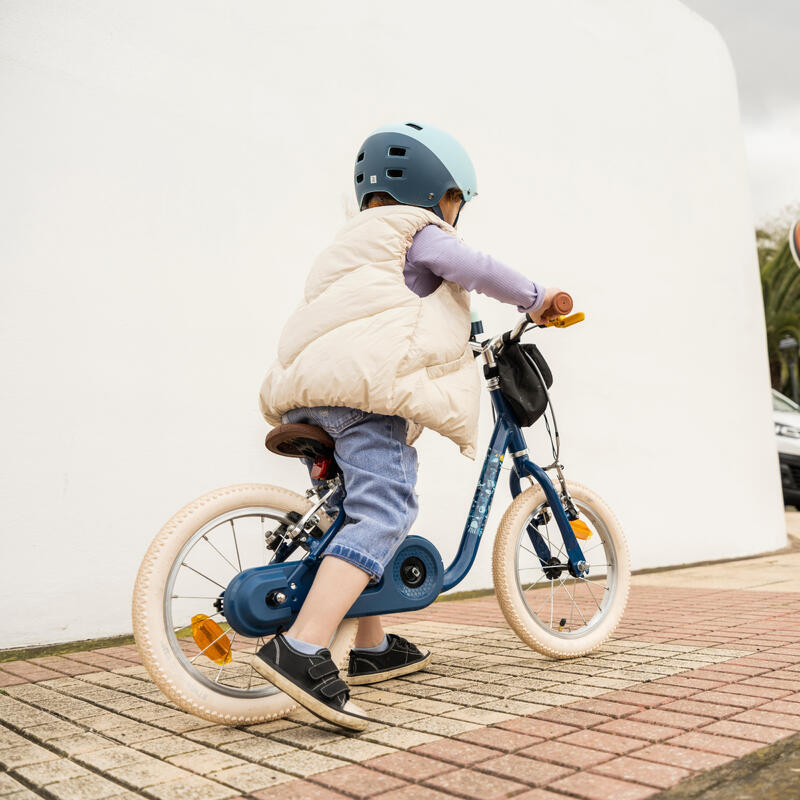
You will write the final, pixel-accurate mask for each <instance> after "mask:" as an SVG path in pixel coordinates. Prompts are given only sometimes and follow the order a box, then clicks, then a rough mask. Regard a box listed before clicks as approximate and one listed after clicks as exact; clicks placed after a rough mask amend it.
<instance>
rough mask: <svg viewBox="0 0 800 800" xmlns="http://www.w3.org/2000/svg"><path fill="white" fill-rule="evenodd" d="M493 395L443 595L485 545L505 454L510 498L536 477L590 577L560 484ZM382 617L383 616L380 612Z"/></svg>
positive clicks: (535, 536)
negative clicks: (482, 452) (484, 445)
mask: <svg viewBox="0 0 800 800" xmlns="http://www.w3.org/2000/svg"><path fill="white" fill-rule="evenodd" d="M489 396H490V398H491V401H492V405H493V406H494V410H495V415H496V419H495V423H494V429H493V430H492V436H491V439H490V440H489V448H488V450H487V451H486V458H485V459H484V461H483V467H482V468H481V474H480V478H479V479H478V485H477V486H476V487H475V494H474V495H473V498H472V505H471V507H470V510H469V514H468V516H467V521H466V523H465V524H464V530H463V532H462V534H461V541H460V543H459V546H458V552H457V553H456V555H455V558H454V559H453V561H452V563H451V564H450V566H449V567H447V569H446V570H445V573H444V583H443V585H442V591H443V592H446V591H447V590H448V589H452V588H453V587H454V586H457V585H458V584H459V583H460V582H461V581H462V580H463V579H464V577H465V576H466V575H467V573H468V572H469V571H470V569H471V567H472V565H473V563H474V562H475V556H476V555H477V553H478V547H479V546H480V543H481V537H482V535H483V530H484V528H485V526H486V519H487V517H488V516H489V510H490V508H491V505H492V500H493V499H494V493H495V489H496V488H497V481H498V478H499V475H500V469H501V467H502V463H503V460H504V459H505V456H506V453H510V454H511V457H512V459H513V462H514V466H513V468H512V470H511V473H510V475H509V483H510V488H511V494H512V496H513V497H516V496H517V495H518V494H519V493H520V491H521V486H520V480H521V479H522V478H528V477H529V478H532V479H533V480H535V481H536V482H537V483H538V484H539V485H540V486H541V487H542V489H543V490H544V494H545V497H546V498H547V503H548V505H549V507H550V510H551V512H552V514H553V517H554V519H555V521H556V524H557V525H558V529H559V531H560V532H561V536H562V539H563V541H564V546H565V549H566V551H567V555H568V556H569V561H570V564H571V566H572V568H573V570H574V572H575V574H576V575H579V576H585V575H587V574H588V570H580V569H578V568H577V565H578V564H581V563H585V559H584V555H583V551H582V550H581V547H580V544H579V543H578V540H577V538H576V537H575V533H574V531H573V530H572V526H571V525H570V518H571V517H575V516H576V515H575V513H574V511H572V512H570V513H569V514H568V512H567V511H565V509H564V506H563V504H562V502H561V499H560V497H559V496H558V492H557V491H556V488H555V486H553V483H552V481H551V480H550V478H549V476H548V475H547V473H546V472H545V471H544V470H543V469H542V468H541V467H540V466H539V465H538V464H535V463H534V462H533V461H531V459H530V458H529V457H528V446H527V443H526V442H525V437H524V435H523V433H522V430H521V428H520V427H519V424H518V423H517V421H516V419H515V417H514V415H513V413H512V411H511V409H510V408H509V406H508V403H507V402H506V400H505V398H504V397H503V394H502V392H500V389H499V388H491V387H490V389H489ZM344 518H345V513H344V508H343V505H342V504H341V503H340V504H339V506H338V514H337V516H336V519H335V520H334V522H333V523H332V524H331V526H330V527H329V528H328V530H327V531H326V532H325V533H324V534H323V535H322V537H321V538H320V539H319V540H318V542H317V543H315V544H316V546H314V545H312V549H311V551H310V552H309V554H308V555H307V556H306V557H305V558H304V559H303V562H302V563H304V564H305V565H306V566H307V567H312V568H313V567H315V566H316V563H317V562H318V561H319V560H320V559H321V558H322V556H323V555H324V553H325V549H326V547H327V546H328V544H329V542H330V541H331V539H333V537H334V536H335V535H336V533H337V532H338V531H339V528H341V526H342V524H343V523H344ZM528 535H529V537H531V541H532V543H533V545H534V547H535V548H536V553H537V555H538V556H539V558H540V560H541V561H542V563H545V562H546V561H547V559H548V558H550V557H551V556H552V555H553V554H552V553H551V552H550V548H549V546H548V544H547V543H546V542H545V541H544V539H542V537H541V535H540V534H539V533H538V530H537V529H536V527H535V525H529V526H528ZM376 613H379V612H376Z"/></svg>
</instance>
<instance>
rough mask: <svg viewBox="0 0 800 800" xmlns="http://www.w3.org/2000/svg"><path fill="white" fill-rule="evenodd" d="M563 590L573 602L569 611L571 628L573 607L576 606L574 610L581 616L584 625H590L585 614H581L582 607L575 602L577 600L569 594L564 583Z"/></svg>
mask: <svg viewBox="0 0 800 800" xmlns="http://www.w3.org/2000/svg"><path fill="white" fill-rule="evenodd" d="M578 585H580V584H578ZM561 588H562V589H563V590H564V591H565V592H566V593H567V597H569V599H570V600H571V601H572V606H570V609H569V622H570V626H571V625H572V611H573V606H574V609H575V610H576V611H577V612H578V614H580V617H581V619H582V620H583V624H584V625H588V624H589V623H588V622H587V621H586V617H584V616H583V614H581V609H580V606H579V605H578V604H577V603H576V602H575V598H574V597H573V596H572V595H571V594H570V593H569V589H567V585H566V584H565V583H564V582H563V581H562V582H561Z"/></svg>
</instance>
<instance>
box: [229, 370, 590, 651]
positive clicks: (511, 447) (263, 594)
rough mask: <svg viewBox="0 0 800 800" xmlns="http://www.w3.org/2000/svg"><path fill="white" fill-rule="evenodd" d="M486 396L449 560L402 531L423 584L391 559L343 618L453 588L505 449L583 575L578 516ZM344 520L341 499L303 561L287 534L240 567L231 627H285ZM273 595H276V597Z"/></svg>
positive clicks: (514, 490)
mask: <svg viewBox="0 0 800 800" xmlns="http://www.w3.org/2000/svg"><path fill="white" fill-rule="evenodd" d="M489 395H490V397H491V401H492V405H493V406H494V410H495V415H496V420H495V425H494V429H493V431H492V437H491V440H490V442H489V448H488V451H487V453H486V458H485V460H484V462H483V467H482V469H481V474H480V479H479V481H478V485H477V486H476V488H475V494H474V496H473V499H472V506H471V507H470V510H469V515H468V516H467V521H466V524H465V525H464V531H463V533H462V535H461V542H460V544H459V547H458V552H457V553H456V556H455V558H454V559H453V562H452V563H451V564H450V566H449V567H447V569H446V570H445V569H444V568H443V566H442V561H441V556H440V555H439V553H438V551H437V550H436V548H435V547H434V546H433V545H432V544H431V543H430V542H428V541H427V540H425V539H422V538H421V537H418V536H409V537H407V538H406V540H405V541H404V543H403V545H401V549H400V551H398V553H400V557H402V558H409V557H411V558H415V559H417V560H418V561H419V560H421V561H422V562H423V564H424V566H425V569H426V572H427V574H428V575H429V578H428V581H427V584H426V588H425V590H424V591H423V590H422V589H420V590H414V589H410V588H409V587H408V586H407V585H406V586H404V585H403V581H402V580H401V578H400V575H399V572H398V567H397V564H396V563H395V564H393V565H390V567H387V569H386V571H385V572H384V577H383V578H382V579H381V581H380V582H379V583H378V584H376V585H370V586H367V588H366V589H364V591H363V592H362V594H361V595H360V596H359V597H358V599H357V600H356V602H355V603H354V604H353V606H352V607H351V609H350V611H349V612H348V614H347V616H348V617H358V616H369V615H375V614H388V613H393V612H397V611H407V610H413V609H417V608H424V607H425V606H426V605H428V604H430V603H431V602H433V600H435V599H436V597H437V596H438V595H439V594H440V593H441V592H443V591H447V590H448V589H452V588H453V587H454V586H456V585H458V583H459V582H460V581H461V580H463V578H464V576H465V575H466V574H467V573H468V572H469V570H470V568H471V567H472V564H473V563H474V561H475V556H476V555H477V552H478V547H479V545H480V541H481V536H482V535H483V530H484V527H485V525H486V519H487V517H488V515H489V509H490V508H491V505H492V499H493V498H494V493H495V489H496V488H497V481H498V477H499V475H500V469H501V467H502V464H503V460H504V458H505V456H506V453H510V454H511V457H512V459H513V461H514V468H513V469H512V470H511V472H510V475H509V482H510V489H511V494H512V495H513V496H514V497H516V496H517V495H518V494H519V493H520V491H521V486H520V480H521V478H525V477H530V478H532V479H533V480H535V481H536V482H537V483H538V484H539V485H540V486H541V487H542V489H543V490H544V494H545V497H546V499H547V504H548V506H549V509H550V512H551V513H552V515H553V518H554V519H555V522H556V524H557V525H558V528H559V531H560V533H561V537H562V541H563V543H564V549H565V550H566V554H567V557H568V560H569V565H568V568H569V571H570V573H571V574H573V575H575V576H580V577H585V576H586V575H588V569H587V568H586V562H585V560H584V555H583V551H582V550H581V547H580V545H579V543H578V540H577V539H576V537H575V533H574V532H573V530H572V526H571V525H570V518H576V517H577V515H576V513H575V511H574V509H573V508H572V507H571V504H569V503H568V504H567V505H568V509H567V510H565V509H564V506H563V505H562V502H561V499H560V498H559V495H558V492H557V491H556V488H555V487H554V486H553V483H552V482H551V480H550V478H549V477H548V475H547V473H546V472H545V471H544V470H543V469H542V468H541V467H539V466H538V465H537V464H534V463H533V461H531V460H530V458H529V457H528V450H527V444H526V442H525V437H524V436H523V434H522V431H521V430H520V427H519V424H518V423H517V421H516V419H515V417H514V415H513V413H512V412H511V409H510V408H509V406H508V403H507V402H506V400H505V398H504V397H503V394H502V393H501V392H500V390H499V388H497V387H495V388H492V387H491V383H490V389H489ZM344 520H345V512H344V506H343V503H340V504H339V506H338V513H337V516H336V519H335V520H334V521H333V523H332V524H331V525H330V527H329V528H328V530H326V531H325V532H324V533H322V534H321V535H320V536H319V537H318V538H312V537H309V538H308V541H307V546H308V548H309V551H308V553H307V555H306V556H305V557H304V558H303V559H302V560H300V561H286V558H287V557H288V556H289V555H290V553H291V552H293V551H294V550H295V549H296V548H297V546H298V544H297V543H296V542H294V541H292V540H289V541H287V542H285V543H284V544H282V545H281V546H280V547H279V548H278V549H277V551H276V553H275V558H274V560H273V562H272V563H270V564H268V565H266V566H263V567H255V568H252V569H248V570H245V571H244V572H241V573H239V575H237V576H236V577H235V578H234V579H233V580H232V581H231V583H230V584H229V585H228V587H227V589H226V590H225V592H224V608H225V612H224V613H225V616H226V618H227V619H228V622H229V623H230V624H231V626H232V627H233V628H234V629H235V630H237V631H240V632H241V633H242V634H243V635H245V636H261V635H265V634H268V633H270V632H274V631H275V630H278V629H280V628H282V627H288V625H289V624H290V622H291V620H292V619H293V617H294V616H295V615H296V614H297V612H298V611H299V610H300V607H301V606H302V604H303V602H304V600H305V597H306V594H307V593H308V590H309V589H310V588H311V583H312V582H313V579H314V576H315V575H316V570H317V567H318V565H319V562H320V560H321V559H322V557H323V556H324V554H325V550H326V548H327V547H328V545H329V544H330V542H331V540H332V539H333V537H334V536H336V534H337V532H338V531H339V529H340V528H341V527H342V525H343V523H344ZM538 522H539V520H538V519H533V520H531V522H530V523H529V524H528V526H527V534H528V537H529V539H530V541H531V544H532V546H533V548H534V550H535V552H536V554H537V556H538V557H539V560H540V562H541V563H542V564H543V565H544V564H547V563H548V561H550V559H551V558H553V557H554V556H555V561H556V563H558V556H559V555H561V552H560V550H561V548H559V552H557V553H555V554H554V553H552V552H551V549H550V545H549V542H548V541H546V540H545V539H544V538H543V537H542V535H541V534H540V533H539V530H538V528H537V524H538ZM401 551H402V552H401ZM395 561H397V557H396V558H395ZM431 576H433V577H431ZM270 598H273V600H272V601H271V600H270ZM274 598H283V599H282V600H279V601H276V600H275V599H274ZM265 600H266V602H265Z"/></svg>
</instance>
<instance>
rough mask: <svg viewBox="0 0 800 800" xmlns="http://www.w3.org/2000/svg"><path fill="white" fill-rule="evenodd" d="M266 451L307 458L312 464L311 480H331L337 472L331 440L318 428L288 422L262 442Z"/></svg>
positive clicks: (275, 429)
mask: <svg viewBox="0 0 800 800" xmlns="http://www.w3.org/2000/svg"><path fill="white" fill-rule="evenodd" d="M264 445H265V446H266V448H267V450H269V451H270V452H272V453H277V454H278V455H279V456H289V457H291V458H308V459H311V461H313V462H314V467H313V469H312V472H311V477H312V478H318V479H321V480H324V479H327V478H331V477H333V475H334V474H335V473H336V472H338V471H339V466H338V465H337V463H336V460H335V459H334V457H333V447H334V445H333V439H331V437H330V436H329V435H328V434H327V433H326V432H325V431H324V430H323V429H322V428H320V427H319V426H317V425H306V424H305V423H303V422H290V423H287V424H285V425H278V426H277V427H276V428H273V429H272V430H271V431H270V432H269V433H268V434H267V438H266V439H265V440H264Z"/></svg>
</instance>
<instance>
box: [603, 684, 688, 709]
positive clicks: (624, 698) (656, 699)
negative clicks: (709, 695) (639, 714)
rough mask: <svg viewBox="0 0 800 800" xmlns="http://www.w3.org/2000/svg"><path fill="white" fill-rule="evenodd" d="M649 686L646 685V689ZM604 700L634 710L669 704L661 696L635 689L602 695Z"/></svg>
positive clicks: (665, 698) (645, 689)
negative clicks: (632, 707)
mask: <svg viewBox="0 0 800 800" xmlns="http://www.w3.org/2000/svg"><path fill="white" fill-rule="evenodd" d="M648 686H650V684H646V687H648ZM687 694H691V692H687ZM603 699H604V700H611V701H613V702H615V703H622V704H623V705H630V706H634V707H636V708H641V707H644V708H654V707H655V706H660V705H663V704H664V703H667V702H669V699H668V698H667V697H665V696H664V695H661V694H653V693H648V692H647V688H644V689H643V690H642V691H638V690H637V689H635V688H630V689H622V690H620V691H618V692H610V693H609V694H606V695H603Z"/></svg>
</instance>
